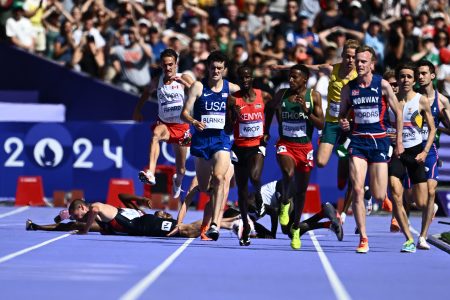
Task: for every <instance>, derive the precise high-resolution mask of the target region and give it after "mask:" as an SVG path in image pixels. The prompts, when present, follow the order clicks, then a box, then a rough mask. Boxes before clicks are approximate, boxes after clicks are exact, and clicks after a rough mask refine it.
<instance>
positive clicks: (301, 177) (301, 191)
mask: <svg viewBox="0 0 450 300" xmlns="http://www.w3.org/2000/svg"><path fill="white" fill-rule="evenodd" d="M310 175H311V172H304V171H297V172H295V186H296V192H295V196H294V223H293V225H292V227H293V228H295V229H297V228H299V225H300V218H301V216H302V212H303V207H304V206H305V196H306V190H307V189H308V184H309V178H310Z"/></svg>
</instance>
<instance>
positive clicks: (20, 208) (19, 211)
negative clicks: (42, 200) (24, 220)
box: [0, 206, 30, 219]
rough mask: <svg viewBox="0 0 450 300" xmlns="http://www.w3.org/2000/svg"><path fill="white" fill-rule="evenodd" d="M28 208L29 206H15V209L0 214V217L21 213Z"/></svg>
mask: <svg viewBox="0 0 450 300" xmlns="http://www.w3.org/2000/svg"><path fill="white" fill-rule="evenodd" d="M29 208H30V207H29V206H23V207H19V208H16V209H15V210H12V211H9V212H7V213H4V214H0V219H2V218H5V217H9V216H12V215H15V214H18V213H21V212H23V211H26V210H27V209H29Z"/></svg>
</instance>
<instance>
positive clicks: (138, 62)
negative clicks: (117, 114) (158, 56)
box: [111, 27, 152, 94]
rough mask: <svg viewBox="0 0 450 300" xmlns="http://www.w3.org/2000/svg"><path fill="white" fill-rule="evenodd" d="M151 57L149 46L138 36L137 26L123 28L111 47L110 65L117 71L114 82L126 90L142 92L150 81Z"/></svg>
mask: <svg viewBox="0 0 450 300" xmlns="http://www.w3.org/2000/svg"><path fill="white" fill-rule="evenodd" d="M127 37H128V43H127V42H126V41H127ZM151 57H152V52H151V48H150V46H148V45H146V44H145V43H144V41H143V39H142V38H140V37H139V36H138V33H137V28H135V27H133V28H130V30H123V31H122V32H121V34H120V37H119V45H117V46H115V47H113V48H112V49H111V60H112V65H113V67H114V70H115V71H116V72H117V76H116V79H115V83H116V84H118V85H119V86H120V87H121V88H123V89H124V90H126V91H129V92H132V93H136V94H140V93H142V92H143V89H144V87H145V86H147V85H148V84H149V83H150V68H149V67H150V64H149V62H150V58H151Z"/></svg>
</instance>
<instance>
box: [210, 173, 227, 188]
mask: <svg viewBox="0 0 450 300" xmlns="http://www.w3.org/2000/svg"><path fill="white" fill-rule="evenodd" d="M224 183H225V175H224V174H214V175H213V176H212V178H211V184H212V185H214V186H217V185H219V184H224Z"/></svg>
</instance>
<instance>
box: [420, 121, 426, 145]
mask: <svg viewBox="0 0 450 300" xmlns="http://www.w3.org/2000/svg"><path fill="white" fill-rule="evenodd" d="M420 134H421V135H422V141H426V140H428V126H427V125H426V124H424V125H423V127H422V129H421V130H420Z"/></svg>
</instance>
